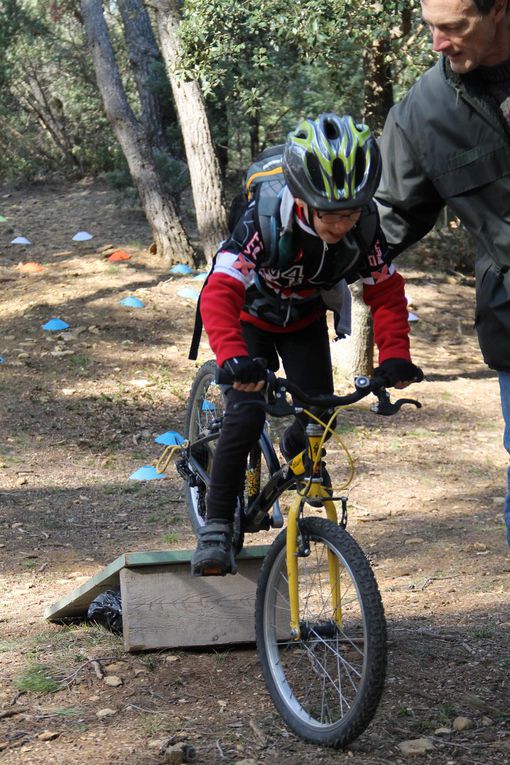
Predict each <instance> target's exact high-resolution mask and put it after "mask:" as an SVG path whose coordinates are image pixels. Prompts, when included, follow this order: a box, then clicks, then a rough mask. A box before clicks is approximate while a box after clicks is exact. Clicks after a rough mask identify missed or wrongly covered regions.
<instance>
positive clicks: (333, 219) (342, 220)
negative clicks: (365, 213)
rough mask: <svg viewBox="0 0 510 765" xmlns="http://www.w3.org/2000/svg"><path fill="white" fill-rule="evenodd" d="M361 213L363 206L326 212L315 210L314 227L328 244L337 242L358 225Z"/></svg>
mask: <svg viewBox="0 0 510 765" xmlns="http://www.w3.org/2000/svg"><path fill="white" fill-rule="evenodd" d="M360 215H361V208H355V209H353V210H343V211H341V212H326V211H325V210H313V228H314V229H315V232H316V234H317V236H320V238H321V239H322V241H323V242H326V244H336V243H337V242H339V241H340V239H343V238H344V236H345V235H346V234H347V233H348V232H349V231H350V230H351V229H352V228H354V226H355V225H356V223H357V222H358V220H359V216H360Z"/></svg>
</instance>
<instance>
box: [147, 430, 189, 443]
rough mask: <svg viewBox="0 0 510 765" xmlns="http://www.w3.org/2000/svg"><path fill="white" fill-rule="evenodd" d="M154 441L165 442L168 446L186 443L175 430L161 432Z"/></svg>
mask: <svg viewBox="0 0 510 765" xmlns="http://www.w3.org/2000/svg"><path fill="white" fill-rule="evenodd" d="M154 441H155V442H156V443H157V444H165V445H166V446H180V444H183V443H184V438H183V437H182V436H181V434H180V433H177V432H176V431H175V430H167V431H166V433H161V435H159V436H157V437H156V438H155V439H154Z"/></svg>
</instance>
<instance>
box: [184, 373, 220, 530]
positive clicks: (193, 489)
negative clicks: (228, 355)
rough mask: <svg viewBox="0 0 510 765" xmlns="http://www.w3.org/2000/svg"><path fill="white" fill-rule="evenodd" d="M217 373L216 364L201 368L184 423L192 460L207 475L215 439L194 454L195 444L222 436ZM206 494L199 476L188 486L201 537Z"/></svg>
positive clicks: (193, 518) (191, 512)
mask: <svg viewBox="0 0 510 765" xmlns="http://www.w3.org/2000/svg"><path fill="white" fill-rule="evenodd" d="M216 369H217V366H216V363H215V362H214V361H206V363H205V364H202V366H201V367H200V368H199V370H198V372H197V374H196V376H195V379H194V380H193V385H192V386H191V391H190V395H189V398H188V404H187V407H186V417H185V419H184V438H186V439H187V440H188V441H189V442H190V445H191V447H190V448H191V450H192V453H193V456H194V457H196V458H197V459H198V460H199V462H200V464H201V465H202V467H203V468H204V469H205V471H206V473H207V474H208V475H209V474H210V472H211V466H212V461H213V458H214V450H215V446H216V439H212V440H211V441H209V442H207V443H206V444H204V445H203V446H200V447H199V448H198V447H197V448H196V449H195V450H194V451H193V444H195V443H196V442H197V441H199V440H200V439H202V438H205V437H206V436H210V435H213V434H214V433H217V434H218V435H219V432H220V428H221V420H222V417H223V412H224V408H225V406H224V397H223V391H222V389H221V387H220V386H219V385H217V384H216V382H215V377H216ZM206 490H207V485H206V484H205V483H204V482H203V481H202V480H200V478H199V477H198V476H196V478H195V481H194V482H193V483H190V482H189V481H187V482H186V490H185V491H186V504H187V505H188V511H189V515H190V519H191V524H192V526H193V531H194V532H195V534H198V531H199V529H200V528H201V527H202V526H203V525H204V523H205V514H206V507H205V495H206Z"/></svg>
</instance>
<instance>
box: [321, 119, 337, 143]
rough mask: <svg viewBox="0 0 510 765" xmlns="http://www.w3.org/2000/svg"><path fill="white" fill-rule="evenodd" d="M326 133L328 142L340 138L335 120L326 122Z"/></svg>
mask: <svg viewBox="0 0 510 765" xmlns="http://www.w3.org/2000/svg"><path fill="white" fill-rule="evenodd" d="M324 133H325V135H326V138H327V139H328V141H334V140H335V139H336V138H340V135H339V133H338V127H337V125H336V124H335V123H334V122H333V120H325V121H324Z"/></svg>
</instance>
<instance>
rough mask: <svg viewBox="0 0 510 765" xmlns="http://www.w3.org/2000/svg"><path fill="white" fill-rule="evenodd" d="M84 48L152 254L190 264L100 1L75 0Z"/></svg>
mask: <svg viewBox="0 0 510 765" xmlns="http://www.w3.org/2000/svg"><path fill="white" fill-rule="evenodd" d="M81 10H82V14H83V20H84V23H85V29H86V33H87V39H88V44H89V47H90V50H91V53H92V58H93V62H94V68H95V71H96V77H97V83H98V86H99V90H100V92H101V96H102V98H103V103H104V107H105V111H106V115H107V117H108V120H109V121H110V124H111V126H112V129H113V131H114V133H115V136H116V138H117V140H118V141H119V143H120V145H121V148H122V151H123V152H124V155H125V157H126V160H127V163H128V166H129V171H130V173H131V177H132V178H133V181H134V182H135V184H136V187H137V189H138V193H139V195H140V199H141V201H142V205H143V208H144V210H145V215H146V217H147V220H148V222H149V224H150V226H151V228H152V234H153V237H154V242H155V245H156V250H157V252H158V254H159V255H160V256H162V257H164V258H165V259H166V260H168V262H169V263H176V262H179V263H188V264H192V263H193V250H192V248H191V246H190V244H189V241H188V238H187V236H186V232H185V231H184V229H183V227H182V225H181V222H180V220H179V218H178V217H177V214H176V212H175V208H174V206H173V205H172V203H171V201H170V200H169V199H168V198H167V197H166V196H165V194H164V192H163V189H162V185H161V181H160V179H159V176H158V174H157V171H156V167H155V165H154V160H153V157H152V151H151V147H150V145H149V142H148V140H147V136H146V135H145V133H144V131H143V130H142V128H141V126H140V124H139V123H138V121H137V120H136V117H135V115H134V114H133V111H132V109H131V107H130V106H129V103H128V101H127V98H126V94H125V92H124V88H123V86H122V81H121V78H120V74H119V70H118V67H117V62H116V60H115V54H114V51H113V47H112V44H111V40H110V37H109V34H108V27H107V25H106V22H105V19H104V15H103V6H102V2H101V0H81Z"/></svg>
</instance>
